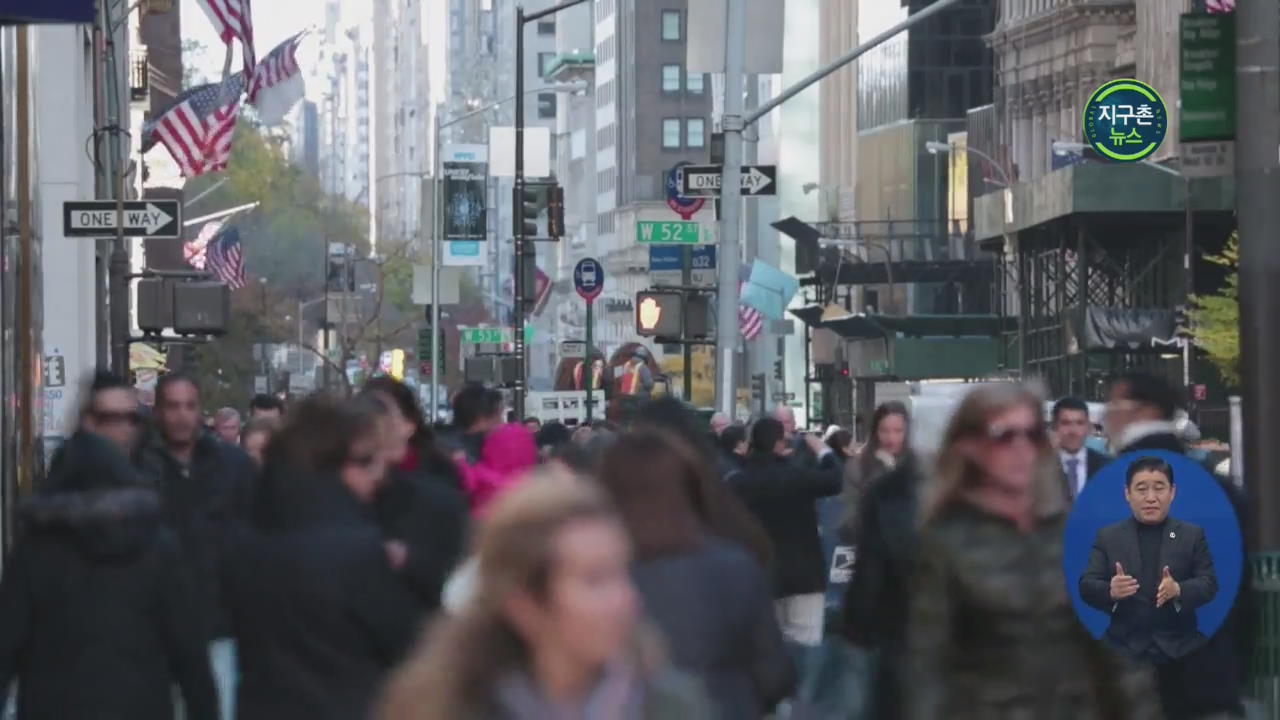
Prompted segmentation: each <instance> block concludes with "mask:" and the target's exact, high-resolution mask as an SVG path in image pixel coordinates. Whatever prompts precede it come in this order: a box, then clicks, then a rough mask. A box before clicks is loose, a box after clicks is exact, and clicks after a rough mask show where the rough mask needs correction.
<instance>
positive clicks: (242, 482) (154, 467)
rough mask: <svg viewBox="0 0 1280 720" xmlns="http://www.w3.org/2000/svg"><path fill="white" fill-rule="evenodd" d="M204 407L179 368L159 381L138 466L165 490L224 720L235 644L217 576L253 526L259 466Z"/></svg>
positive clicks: (168, 519) (165, 511)
mask: <svg viewBox="0 0 1280 720" xmlns="http://www.w3.org/2000/svg"><path fill="white" fill-rule="evenodd" d="M200 412H201V408H200V390H199V387H198V386H197V385H196V382H195V381H194V380H193V379H192V378H190V377H188V376H186V375H182V374H174V373H171V374H169V375H165V376H164V377H162V378H160V381H159V382H158V383H157V384H156V405H155V412H154V417H155V429H156V433H155V434H156V437H155V442H154V443H153V444H152V445H151V446H150V447H147V448H146V449H145V450H144V451H143V453H142V455H141V459H140V463H141V465H142V469H143V472H144V474H146V475H147V476H148V477H149V478H150V479H151V481H152V482H153V483H154V485H155V488H156V489H157V490H158V491H159V493H160V498H161V503H162V511H163V516H164V520H165V522H166V524H168V526H169V527H170V528H171V529H172V530H173V531H174V533H175V534H176V535H177V536H178V540H179V541H180V543H181V546H182V551H183V554H184V555H185V556H186V558H187V561H188V563H189V565H190V568H191V572H192V575H193V578H194V581H195V584H196V589H197V593H198V595H199V597H200V602H199V603H198V604H199V606H200V610H201V620H202V627H203V632H204V633H205V637H206V639H207V640H208V641H209V643H210V652H211V653H212V657H213V667H214V679H215V681H216V682H217V683H218V692H219V695H220V697H221V700H222V704H223V713H224V715H223V717H224V720H226V718H228V717H229V713H230V712H231V708H232V703H233V700H234V697H235V691H234V674H235V670H234V648H233V646H232V645H231V641H230V636H231V629H230V625H229V623H228V620H227V615H226V610H225V608H224V607H223V606H222V603H221V602H220V583H219V575H220V572H221V564H222V560H223V555H224V551H225V549H226V547H227V545H228V544H229V542H230V541H231V540H232V538H233V537H234V536H235V535H236V534H237V533H239V532H240V531H242V530H243V528H244V527H245V526H247V524H248V520H249V515H250V508H251V506H252V504H253V492H254V489H253V488H254V481H255V478H256V475H257V469H256V468H255V466H254V464H253V461H252V460H250V459H249V456H248V455H246V454H245V452H244V451H243V450H241V449H240V448H239V447H236V446H234V445H228V444H226V443H223V442H220V441H219V440H218V439H217V438H216V437H214V436H213V435H212V434H210V433H208V432H207V431H205V430H204V428H203V426H202V423H201V421H200Z"/></svg>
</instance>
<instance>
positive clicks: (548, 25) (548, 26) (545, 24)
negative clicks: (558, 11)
mask: <svg viewBox="0 0 1280 720" xmlns="http://www.w3.org/2000/svg"><path fill="white" fill-rule="evenodd" d="M538 34H539V35H555V34H556V21H555V20H539V21H538Z"/></svg>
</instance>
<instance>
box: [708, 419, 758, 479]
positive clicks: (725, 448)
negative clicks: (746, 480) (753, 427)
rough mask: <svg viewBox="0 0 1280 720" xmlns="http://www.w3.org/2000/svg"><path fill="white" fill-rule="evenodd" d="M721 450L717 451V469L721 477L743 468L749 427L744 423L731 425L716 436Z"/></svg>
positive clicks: (748, 444)
mask: <svg viewBox="0 0 1280 720" xmlns="http://www.w3.org/2000/svg"><path fill="white" fill-rule="evenodd" d="M716 441H717V444H718V445H719V452H718V453H716V459H717V460H718V461H719V462H717V464H716V469H717V471H718V473H719V475H720V477H722V478H723V477H726V476H728V475H729V473H731V472H733V471H735V470H741V469H742V467H743V464H744V463H745V462H746V460H747V448H748V447H750V443H748V442H747V429H746V428H745V427H743V426H742V425H730V426H728V427H726V428H725V429H723V430H721V431H720V434H719V435H717V436H716Z"/></svg>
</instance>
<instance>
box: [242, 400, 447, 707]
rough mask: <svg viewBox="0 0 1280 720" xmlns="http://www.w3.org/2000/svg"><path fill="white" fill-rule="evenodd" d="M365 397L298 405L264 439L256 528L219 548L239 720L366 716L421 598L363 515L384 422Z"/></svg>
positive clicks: (382, 461)
mask: <svg viewBox="0 0 1280 720" xmlns="http://www.w3.org/2000/svg"><path fill="white" fill-rule="evenodd" d="M385 416H386V411H385V409H384V408H383V407H382V406H381V405H379V404H377V401H376V400H375V399H373V398H363V399H358V400H355V401H352V402H348V403H342V404H339V403H337V402H334V401H330V400H324V399H313V400H308V401H305V402H303V403H301V404H300V405H299V406H298V408H297V411H296V412H293V413H290V415H289V420H288V421H287V422H286V424H285V425H284V426H283V427H282V428H281V429H280V431H279V432H278V433H276V434H275V436H274V437H272V439H271V442H270V444H269V445H268V446H267V450H266V457H265V469H264V474H263V480H262V484H261V491H260V494H259V500H260V503H259V506H258V508H257V509H258V513H257V517H256V518H255V519H256V525H257V528H256V529H255V532H253V533H252V534H251V535H250V536H249V537H247V538H245V539H244V540H243V541H242V542H240V543H238V545H237V546H236V547H234V548H233V549H232V550H231V552H230V553H229V554H228V557H227V561H226V564H225V573H226V582H225V584H224V587H225V590H226V594H227V604H228V606H229V607H230V611H231V620H232V629H233V630H234V632H235V636H236V640H237V641H238V653H239V664H240V669H241V676H240V677H241V679H240V686H239V688H238V693H237V707H236V717H237V718H239V720H268V719H269V720H291V719H293V718H298V719H299V720H301V719H302V718H306V720H350V719H351V718H361V717H365V716H366V715H367V712H368V709H369V705H370V702H371V701H372V698H373V696H374V693H375V692H376V690H377V688H378V686H379V685H380V684H381V682H382V680H383V676H384V674H385V673H386V672H387V671H388V670H389V669H390V668H391V667H392V666H394V665H395V663H396V662H397V661H398V660H399V659H400V657H401V654H402V653H403V652H404V651H405V650H406V648H407V645H408V644H409V643H410V642H412V639H413V636H414V634H415V632H416V629H417V625H418V622H419V618H420V614H421V607H422V605H421V602H420V601H419V600H418V598H417V597H416V596H415V595H414V594H413V593H412V592H411V590H410V589H409V586H408V584H407V583H405V582H403V580H402V579H401V578H400V577H399V576H398V575H397V574H396V573H395V571H394V570H393V569H392V567H391V561H390V558H389V557H388V554H387V551H386V550H385V549H384V545H383V535H382V532H381V530H380V529H379V528H378V526H377V525H376V523H375V521H374V519H373V510H372V506H373V503H374V501H375V498H376V496H377V493H378V490H379V488H380V487H381V486H382V484H383V482H384V480H385V477H386V454H385V452H384V444H383V437H384V436H385V435H386V434H387V433H389V432H391V429H390V427H389V423H388V422H387V421H386V417H385Z"/></svg>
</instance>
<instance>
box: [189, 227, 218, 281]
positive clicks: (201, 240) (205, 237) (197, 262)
mask: <svg viewBox="0 0 1280 720" xmlns="http://www.w3.org/2000/svg"><path fill="white" fill-rule="evenodd" d="M222 225H223V221H222V220H213V221H211V222H207V223H205V224H204V227H202V228H200V234H199V235H196V239H195V240H192V241H191V242H187V243H183V244H182V259H183V260H185V261H186V263H187V264H188V265H190V266H191V267H193V268H195V269H196V270H203V269H204V266H205V260H206V258H207V257H208V252H209V242H210V241H212V240H213V239H214V238H215V237H217V235H218V232H219V231H221V230H222Z"/></svg>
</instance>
